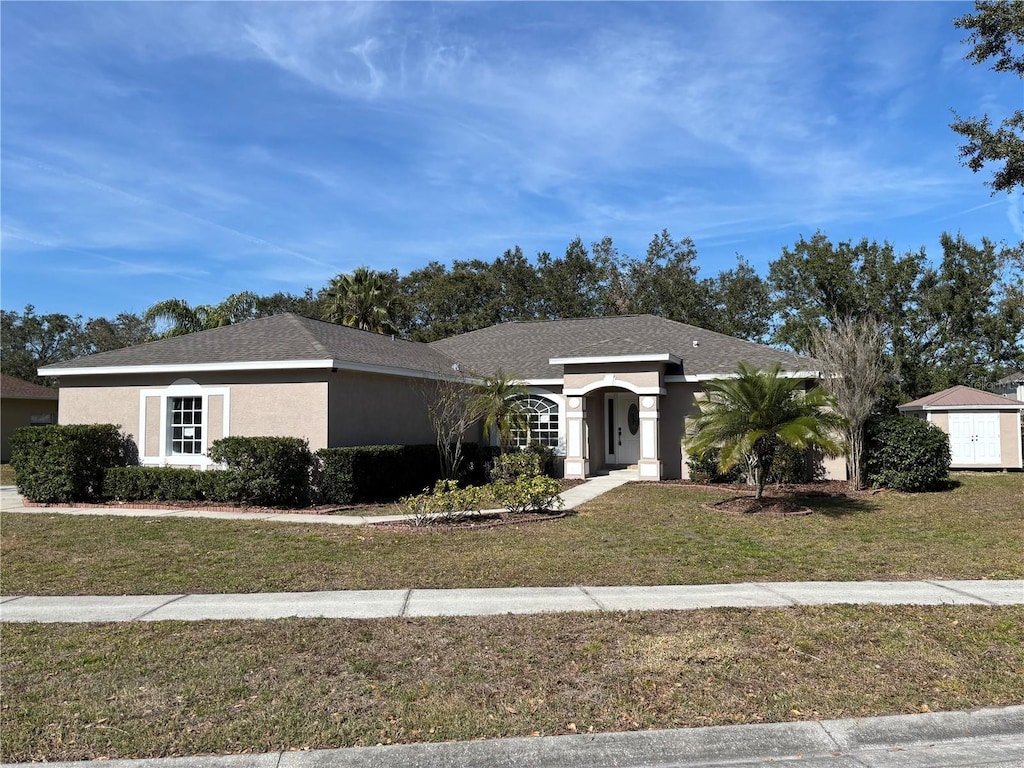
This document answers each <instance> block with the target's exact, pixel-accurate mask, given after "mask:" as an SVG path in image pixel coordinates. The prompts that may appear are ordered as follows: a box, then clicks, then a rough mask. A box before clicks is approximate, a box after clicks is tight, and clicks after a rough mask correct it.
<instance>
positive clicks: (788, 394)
mask: <svg viewBox="0 0 1024 768" xmlns="http://www.w3.org/2000/svg"><path fill="white" fill-rule="evenodd" d="M781 370H782V367H781V366H780V365H779V364H778V363H776V364H774V365H773V366H771V367H770V368H768V369H767V370H763V371H762V370H759V369H757V368H752V367H749V366H747V365H746V364H745V363H740V364H739V368H738V369H737V376H736V378H729V379H720V380H717V381H712V382H709V383H708V384H707V385H706V386H705V388H704V392H703V393H702V394H700V395H698V396H697V404H698V407H699V408H700V415H699V416H697V418H696V419H695V420H694V422H693V425H692V427H691V428H690V429H689V430H688V433H689V434H688V436H687V438H686V449H687V450H688V451H689V452H690V453H692V454H694V455H695V456H698V457H700V456H703V455H706V454H707V452H708V451H711V450H715V449H717V450H718V451H719V455H720V458H719V468H720V469H721V470H722V471H723V472H727V471H728V470H730V469H732V468H733V467H735V466H736V465H737V464H739V463H740V462H746V464H747V469H748V470H749V476H750V478H751V479H752V480H753V482H754V485H755V486H756V487H757V492H756V498H758V499H760V498H762V496H763V495H764V485H765V481H766V480H767V477H768V472H769V470H770V469H771V465H772V461H773V459H774V457H775V452H776V449H777V448H778V447H779V446H782V445H788V446H791V447H793V448H796V449H798V450H803V449H805V448H809V447H812V446H814V447H817V448H820V449H821V450H822V451H823V452H824V453H825V454H826V455H829V456H837V455H839V453H841V451H842V449H841V447H840V445H839V443H838V442H837V441H836V439H835V438H834V437H833V435H834V434H836V432H837V431H838V430H839V429H841V428H842V426H843V419H842V417H840V416H839V415H838V414H836V413H835V411H833V410H832V409H831V407H832V398H831V397H830V395H829V394H828V392H826V391H825V390H824V389H821V388H820V387H816V388H814V389H811V390H809V391H803V390H801V389H800V387H801V386H802V383H803V382H802V381H801V380H800V379H788V378H783V377H782V376H780V373H781Z"/></svg>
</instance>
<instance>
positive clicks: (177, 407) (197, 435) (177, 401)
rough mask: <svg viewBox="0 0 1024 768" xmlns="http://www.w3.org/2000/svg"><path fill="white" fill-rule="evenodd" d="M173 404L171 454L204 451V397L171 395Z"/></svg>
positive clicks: (192, 454) (190, 454) (170, 400)
mask: <svg viewBox="0 0 1024 768" xmlns="http://www.w3.org/2000/svg"><path fill="white" fill-rule="evenodd" d="M168 402H169V403H170V405H171V429H170V438H171V454H172V455H188V456H194V455H198V454H201V453H203V398H202V397H169V398H168Z"/></svg>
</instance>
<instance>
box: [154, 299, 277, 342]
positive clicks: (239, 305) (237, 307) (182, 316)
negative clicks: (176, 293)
mask: <svg viewBox="0 0 1024 768" xmlns="http://www.w3.org/2000/svg"><path fill="white" fill-rule="evenodd" d="M258 300H259V297H258V296H257V295H256V294H255V293H252V292H251V291H241V292H239V293H233V294H231V295H230V296H228V297H227V298H226V299H224V301H222V302H220V303H219V304H198V305H196V306H194V307H193V306H191V305H190V304H189V303H188V302H187V301H185V300H184V299H177V298H173V299H164V300H163V301H158V302H157V303H156V304H154V305H153V306H151V307H150V308H149V309H147V310H146V311H145V313H143V315H142V319H143V320H144V321H145V322H149V323H164V324H165V325H166V328H165V329H164V331H163V333H161V334H160V336H161V338H168V337H171V336H183V335H185V334H187V333H196V332H197V331H206V330H209V329H211V328H220V327H222V326H225V325H233V324H234V323H240V322H242V321H244V320H252V319H253V318H254V317H256V314H257V312H256V310H257V302H258Z"/></svg>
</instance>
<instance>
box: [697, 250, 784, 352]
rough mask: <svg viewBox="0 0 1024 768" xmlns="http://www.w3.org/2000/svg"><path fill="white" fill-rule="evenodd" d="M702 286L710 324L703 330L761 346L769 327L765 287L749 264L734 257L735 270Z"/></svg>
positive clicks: (769, 318) (705, 282) (768, 305)
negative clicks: (707, 302)
mask: <svg viewBox="0 0 1024 768" xmlns="http://www.w3.org/2000/svg"><path fill="white" fill-rule="evenodd" d="M703 282H704V291H705V294H706V295H707V296H708V300H709V303H710V307H709V308H708V309H709V315H710V322H709V323H708V324H707V325H706V326H704V327H706V328H708V329H709V330H712V331H717V332H718V333H724V334H726V335H727V336H735V337H737V338H740V339H746V340H747V341H753V342H757V343H759V344H760V343H764V341H765V339H766V338H767V336H768V331H769V329H770V327H771V302H770V299H769V292H768V283H767V282H765V280H764V278H762V277H761V276H760V275H759V274H757V272H756V271H755V270H754V268H753V267H752V266H750V263H749V262H747V261H746V260H744V259H743V257H742V256H738V257H737V260H736V267H735V269H730V270H727V271H725V272H720V273H719V274H718V275H717V276H716V277H714V278H711V279H709V280H706V281H703Z"/></svg>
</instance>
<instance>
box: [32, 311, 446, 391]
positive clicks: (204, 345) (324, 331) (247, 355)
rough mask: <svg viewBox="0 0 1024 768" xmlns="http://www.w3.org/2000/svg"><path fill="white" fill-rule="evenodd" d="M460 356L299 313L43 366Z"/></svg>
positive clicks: (396, 361) (109, 367)
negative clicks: (445, 353)
mask: <svg viewBox="0 0 1024 768" xmlns="http://www.w3.org/2000/svg"><path fill="white" fill-rule="evenodd" d="M453 363H454V360H452V359H451V358H449V357H446V356H445V355H444V354H443V353H442V352H441V351H440V350H435V349H432V348H431V347H430V346H428V345H427V344H418V343H416V342H411V341H403V340H402V339H396V338H394V337H392V336H385V335H382V334H379V333H371V332H369V331H360V330H357V329H355V328H349V327H347V326H344V325H337V324H335V323H326V322H323V321H321V320H312V319H310V318H308V317H302V316H300V315H294V314H282V315H273V316H271V317H264V318H259V319H257V320H248V321H246V322H243V323H238V324H236V325H226V326H223V327H221V328H213V329H210V330H208V331H200V332H198V333H190V334H187V335H185V336H174V337H172V338H169V339H160V340H159V341H151V342H149V343H147V344H139V345H138V346H134V347H125V348H124V349H116V350H113V351H111V352H100V353H99V354H95V355H89V356H87V357H81V358H78V359H77V360H69V361H67V362H63V363H56V364H55V365H49V366H47V367H45V368H41V369H40V372H42V373H45V374H47V375H51V376H68V375H87V374H93V373H95V374H98V373H114V372H134V373H142V372H164V371H182V372H184V371H189V370H271V369H293V368H345V369H355V370H371V371H380V372H393V373H400V372H410V371H415V372H432V373H439V374H443V373H445V372H449V371H450V370H451V368H452V365H453Z"/></svg>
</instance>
